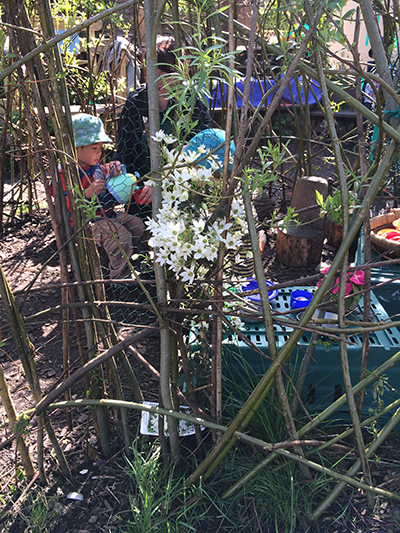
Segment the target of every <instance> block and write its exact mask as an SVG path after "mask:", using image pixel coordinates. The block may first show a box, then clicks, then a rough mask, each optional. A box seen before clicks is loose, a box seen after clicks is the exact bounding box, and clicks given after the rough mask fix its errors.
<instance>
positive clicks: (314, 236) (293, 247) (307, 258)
mask: <svg viewBox="0 0 400 533" xmlns="http://www.w3.org/2000/svg"><path fill="white" fill-rule="evenodd" d="M323 244H324V231H323V230H321V229H318V228H315V227H313V226H307V225H305V226H298V227H297V226H292V227H289V229H288V231H287V230H286V229H285V228H284V227H282V228H278V234H277V241H276V257H277V259H278V261H279V262H280V263H282V264H284V265H287V266H297V267H304V266H307V267H308V266H313V265H316V264H318V263H319V262H320V260H321V253H322V247H323Z"/></svg>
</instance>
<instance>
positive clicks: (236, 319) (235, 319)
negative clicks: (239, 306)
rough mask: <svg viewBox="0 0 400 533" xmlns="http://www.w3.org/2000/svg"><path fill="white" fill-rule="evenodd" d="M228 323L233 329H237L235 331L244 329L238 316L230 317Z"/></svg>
mask: <svg viewBox="0 0 400 533" xmlns="http://www.w3.org/2000/svg"><path fill="white" fill-rule="evenodd" d="M230 321H231V324H232V325H233V326H235V328H237V329H243V327H244V322H242V321H241V320H240V318H239V317H238V316H231V317H230Z"/></svg>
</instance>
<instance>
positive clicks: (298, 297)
mask: <svg viewBox="0 0 400 533" xmlns="http://www.w3.org/2000/svg"><path fill="white" fill-rule="evenodd" d="M312 297H313V295H312V294H311V292H308V291H303V290H297V291H293V292H292V294H291V295H290V307H291V309H301V308H303V307H307V306H308V304H309V303H310V302H311V300H312Z"/></svg>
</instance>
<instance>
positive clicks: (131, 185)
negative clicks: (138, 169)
mask: <svg viewBox="0 0 400 533" xmlns="http://www.w3.org/2000/svg"><path fill="white" fill-rule="evenodd" d="M123 170H125V172H123V173H122V174H118V176H107V180H106V187H107V189H108V191H109V192H110V193H111V194H112V195H113V197H114V198H115V199H116V200H117V202H118V203H119V204H127V203H128V202H129V200H130V198H131V196H132V194H133V193H134V192H135V191H136V190H137V188H138V186H137V185H136V180H137V178H136V176H135V175H134V174H129V173H127V172H126V168H123Z"/></svg>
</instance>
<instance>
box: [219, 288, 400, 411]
mask: <svg viewBox="0 0 400 533" xmlns="http://www.w3.org/2000/svg"><path fill="white" fill-rule="evenodd" d="M299 288H300V287H292V288H289V289H281V290H280V291H279V295H278V297H277V299H276V301H274V308H275V309H281V310H286V309H290V293H291V292H292V291H293V290H296V289H299ZM302 289H306V290H309V291H310V292H315V290H316V289H315V288H313V287H302ZM360 304H361V305H362V301H361V302H360ZM371 314H372V315H373V320H374V321H376V322H379V321H383V320H387V319H388V314H387V312H386V311H385V309H384V307H383V306H382V304H381V303H380V302H379V300H378V299H377V297H376V296H375V295H374V293H373V292H371ZM292 316H295V313H294V314H293V315H292ZM351 317H352V319H354V320H355V322H357V320H360V321H361V320H362V309H361V307H360V306H359V307H358V309H357V310H356V311H355V312H354V313H352V315H351ZM274 331H275V339H276V343H277V348H278V350H279V349H280V348H281V347H282V346H283V345H284V344H285V343H286V342H287V340H288V338H289V336H290V334H291V332H292V329H291V328H287V327H283V326H278V325H275V326H274ZM242 333H243V334H244V335H245V336H246V337H247V339H248V340H249V341H251V342H252V343H253V344H254V346H256V348H257V349H258V350H260V351H261V352H262V354H263V355H264V357H263V355H261V354H260V353H258V352H257V351H255V350H254V349H253V348H251V347H249V346H248V345H247V344H246V343H245V342H244V341H243V340H241V339H239V338H238V337H237V335H236V334H229V335H227V336H226V338H225V339H224V341H223V362H224V376H225V382H224V383H225V387H226V389H227V390H228V391H229V392H230V393H231V394H235V391H237V390H239V391H246V393H248V392H249V391H250V390H251V389H252V387H253V386H254V384H256V383H257V382H258V381H259V379H260V377H261V376H262V375H263V374H264V373H265V372H266V370H267V369H268V367H269V364H270V363H269V360H268V359H267V358H266V357H265V356H267V357H268V356H269V349H268V343H267V339H266V333H265V327H264V324H263V323H257V324H252V323H251V324H245V326H244V327H243V328H242ZM310 337H311V333H308V332H304V333H303V335H302V336H301V338H300V340H299V342H298V344H297V347H296V348H295V349H294V350H293V352H292V354H291V357H290V360H289V362H288V364H287V367H286V371H287V372H288V373H289V375H290V377H291V379H292V381H293V382H295V381H296V379H297V373H298V370H299V368H300V364H301V361H302V358H303V355H304V353H305V350H306V349H307V346H308V344H309V341H310ZM320 339H322V337H320ZM325 340H329V339H328V338H326V337H325ZM349 340H351V341H352V342H353V344H352V345H348V346H347V352H348V358H349V365H350V374H351V379H352V383H354V384H356V383H358V381H359V376H360V358H361V349H362V335H353V336H352V337H351V338H350V339H349ZM399 350H400V333H399V331H398V330H397V328H391V329H389V330H384V331H377V332H372V333H371V334H370V349H369V363H368V369H369V370H373V369H375V368H377V367H378V366H380V365H381V364H382V363H384V362H385V361H386V360H387V359H389V358H390V357H392V356H393V355H394V354H396V353H397V352H398V351H399ZM387 375H388V377H389V384H390V385H391V386H392V387H394V388H397V389H398V390H399V393H400V364H399V365H395V366H394V367H392V368H391V369H390V370H389V371H388V372H387ZM342 393H343V380H342V373H341V364H340V353H339V344H338V342H331V344H330V346H329V350H328V351H327V350H326V349H325V347H324V345H322V344H318V345H317V346H316V348H315V350H314V354H313V360H312V361H311V363H310V366H309V370H308V374H307V377H306V381H305V386H304V389H303V393H302V400H303V402H304V403H305V404H306V406H307V408H308V409H309V410H310V411H320V410H322V409H323V408H325V407H326V406H328V405H329V404H330V403H332V402H333V401H334V400H336V399H337V398H338V397H339V396H341V395H342ZM398 397H399V394H398V393H397V392H394V391H392V390H391V391H385V394H384V402H385V405H387V404H388V403H390V401H393V400H395V399H397V398H398ZM389 400H390V401H389ZM369 407H371V408H373V407H374V405H373V397H372V387H370V388H369V389H368V390H367V391H366V397H365V402H364V412H363V414H364V416H367V415H368V413H369V411H368V408H369ZM346 413H347V405H345V406H344V409H343V411H342V414H344V415H346Z"/></svg>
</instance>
